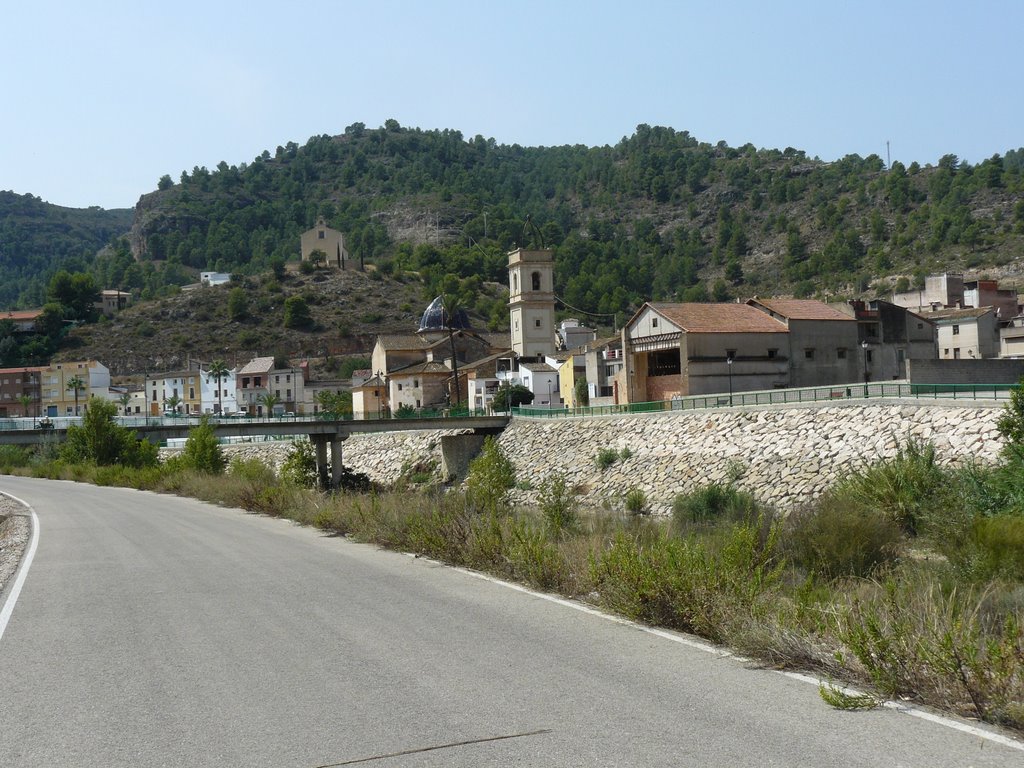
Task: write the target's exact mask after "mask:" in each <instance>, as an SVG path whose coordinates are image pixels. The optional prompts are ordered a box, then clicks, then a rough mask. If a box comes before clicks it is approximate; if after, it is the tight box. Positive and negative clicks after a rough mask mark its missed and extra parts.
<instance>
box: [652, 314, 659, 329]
mask: <svg viewBox="0 0 1024 768" xmlns="http://www.w3.org/2000/svg"><path fill="white" fill-rule="evenodd" d="M657 327H658V318H656V317H652V318H651V328H657Z"/></svg>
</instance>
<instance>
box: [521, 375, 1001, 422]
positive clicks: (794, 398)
mask: <svg viewBox="0 0 1024 768" xmlns="http://www.w3.org/2000/svg"><path fill="white" fill-rule="evenodd" d="M1016 388H1017V385H1016V384H909V383H907V382H879V383H868V384H837V385H835V386H830V387H798V388H793V389H769V390H761V391H756V392H734V393H732V394H731V395H730V394H729V393H728V392H717V393H713V394H708V395H691V396H689V397H675V398H672V399H671V400H654V401H651V402H643V403H626V404H621V405H595V406H585V407H579V408H548V407H546V406H545V407H543V408H541V407H534V406H528V405H524V406H519V407H518V408H513V409H512V415H513V416H519V417H526V418H531V419H565V418H580V417H588V416H613V415H615V414H628V413H652V412H658V411H689V410H704V409H709V408H736V407H753V406H759V405H787V404H793V403H834V402H837V401H845V400H865V399H867V400H872V399H874V400H878V399H910V400H1009V398H1010V392H1011V391H1013V390H1014V389H1016Z"/></svg>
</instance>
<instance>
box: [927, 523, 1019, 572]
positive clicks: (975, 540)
mask: <svg viewBox="0 0 1024 768" xmlns="http://www.w3.org/2000/svg"><path fill="white" fill-rule="evenodd" d="M943 551H944V553H945V554H946V556H947V557H948V558H949V560H950V562H951V563H952V564H953V566H954V567H955V568H956V569H957V571H958V573H959V574H960V575H961V576H962V577H963V578H965V579H967V580H969V581H975V582H980V583H984V582H988V581H991V580H993V579H1003V580H1006V581H1017V582H1024V517H1018V516H1016V515H995V516H992V517H976V518H975V519H974V521H973V523H972V524H971V526H970V528H969V529H968V531H967V535H966V538H965V540H964V541H962V542H960V543H959V545H957V544H956V543H954V542H952V541H951V542H949V543H948V544H947V546H946V547H944V548H943Z"/></svg>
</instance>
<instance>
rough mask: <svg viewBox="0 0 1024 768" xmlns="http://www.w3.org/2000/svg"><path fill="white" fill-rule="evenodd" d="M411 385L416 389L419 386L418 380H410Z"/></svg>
mask: <svg viewBox="0 0 1024 768" xmlns="http://www.w3.org/2000/svg"><path fill="white" fill-rule="evenodd" d="M412 385H413V386H414V387H418V386H419V385H420V380H419V379H413V380H412Z"/></svg>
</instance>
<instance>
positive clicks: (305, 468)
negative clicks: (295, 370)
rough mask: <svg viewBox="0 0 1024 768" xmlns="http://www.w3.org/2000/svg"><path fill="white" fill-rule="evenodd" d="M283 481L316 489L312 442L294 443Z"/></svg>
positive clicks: (282, 472)
mask: <svg viewBox="0 0 1024 768" xmlns="http://www.w3.org/2000/svg"><path fill="white" fill-rule="evenodd" d="M303 263H306V264H308V263H309V262H303ZM281 479H282V480H284V481H285V482H286V483H291V484H292V485H295V486H298V487H299V488H314V487H316V484H317V480H318V478H317V472H316V450H315V449H314V448H313V444H312V443H311V442H309V441H308V440H296V441H295V442H293V443H292V445H291V448H289V449H288V456H287V457H286V458H285V460H284V462H283V463H282V464H281Z"/></svg>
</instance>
